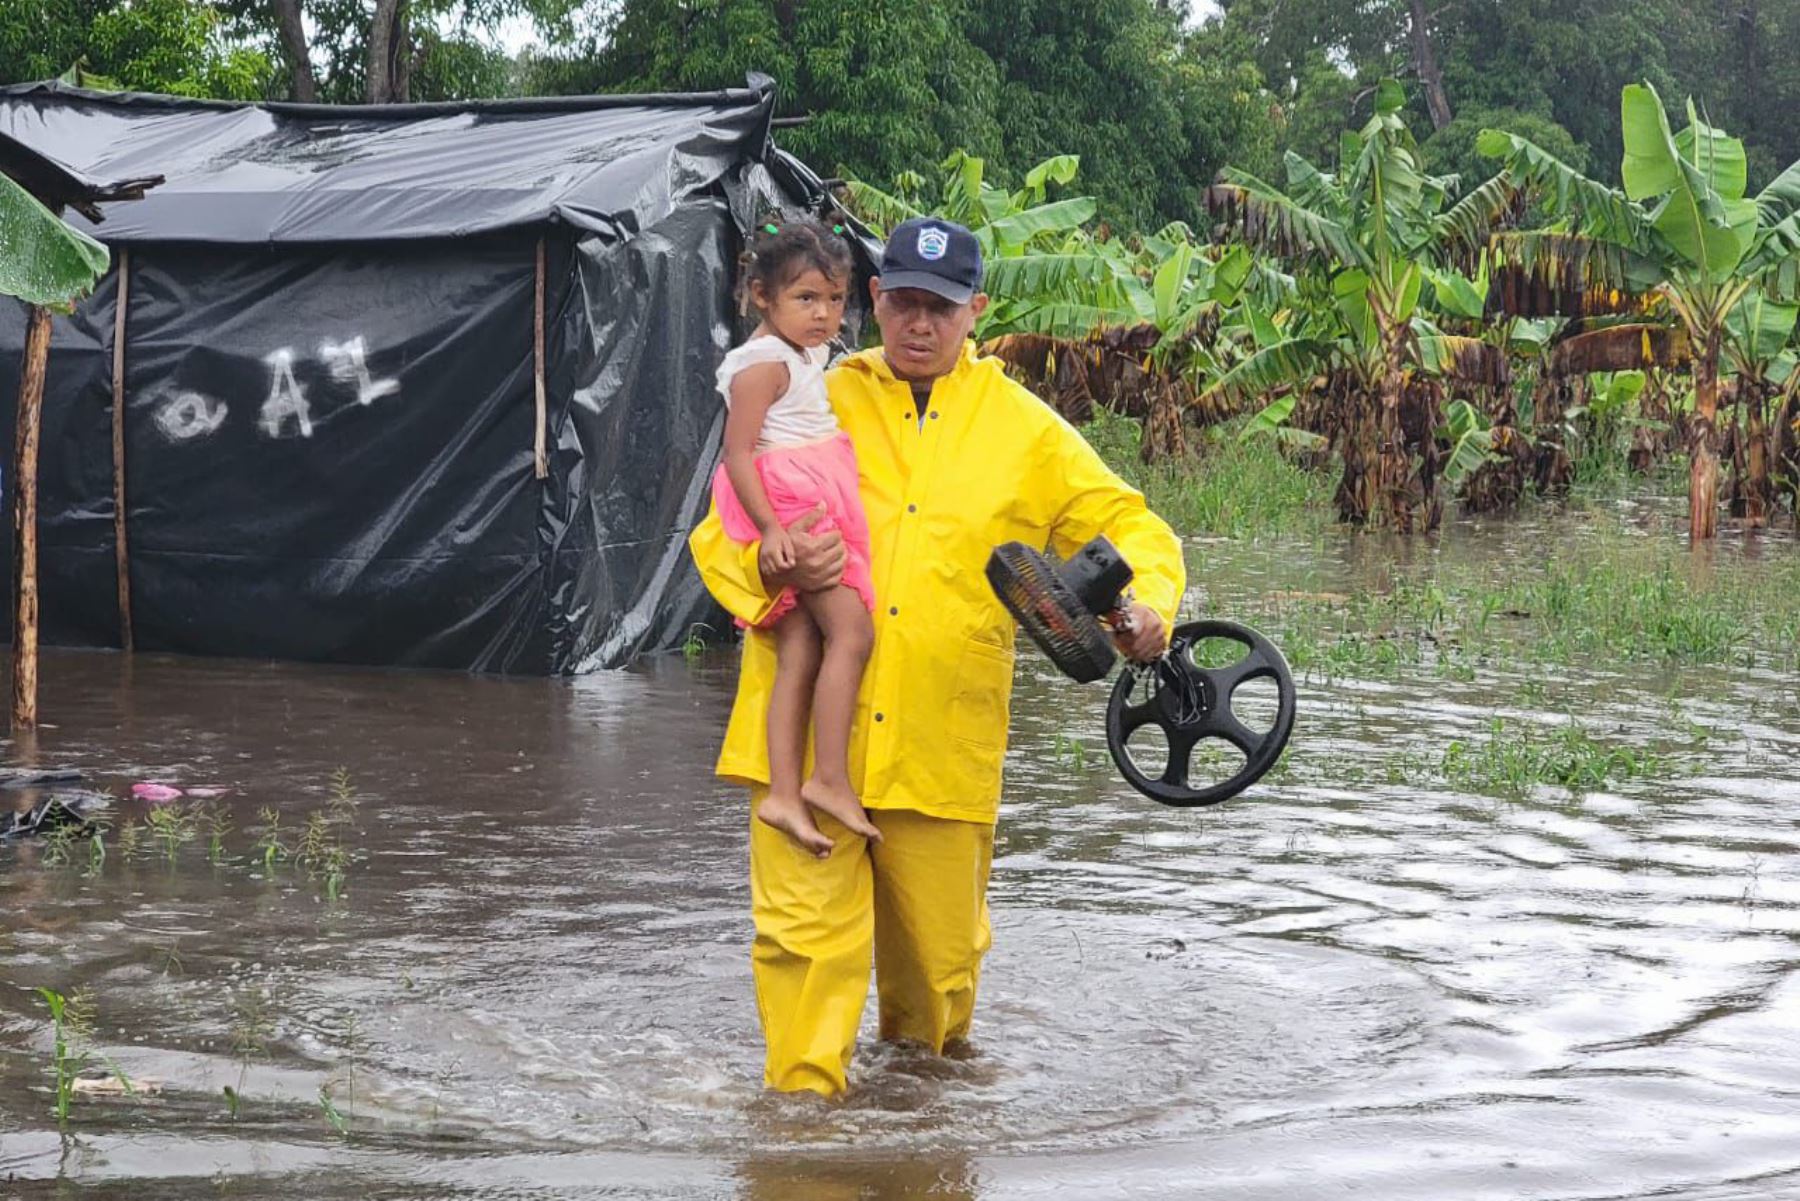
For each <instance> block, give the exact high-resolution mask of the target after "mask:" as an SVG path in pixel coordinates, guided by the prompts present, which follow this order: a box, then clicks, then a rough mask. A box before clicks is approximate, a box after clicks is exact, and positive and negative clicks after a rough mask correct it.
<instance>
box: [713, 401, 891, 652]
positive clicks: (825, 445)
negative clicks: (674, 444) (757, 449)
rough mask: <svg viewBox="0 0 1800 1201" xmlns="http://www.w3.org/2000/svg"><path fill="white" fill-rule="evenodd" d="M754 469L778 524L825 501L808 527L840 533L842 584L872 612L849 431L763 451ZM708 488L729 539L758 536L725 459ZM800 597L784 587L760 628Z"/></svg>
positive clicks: (864, 524) (865, 523)
mask: <svg viewBox="0 0 1800 1201" xmlns="http://www.w3.org/2000/svg"><path fill="white" fill-rule="evenodd" d="M756 475H757V478H758V479H760V480H762V486H763V491H764V492H766V493H768V496H769V506H770V507H771V508H773V509H774V510H775V518H776V520H778V521H779V522H781V524H782V525H789V524H791V523H792V522H794V521H796V520H798V519H799V518H801V517H804V516H805V515H806V514H808V513H810V512H812V511H813V509H814V508H816V507H817V506H818V505H819V503H820V502H821V501H823V502H824V504H825V515H824V516H823V517H821V518H819V520H818V522H817V523H815V524H814V525H813V527H812V531H811V532H812V533H815V534H823V533H826V532H827V531H830V530H836V531H837V532H838V533H839V534H841V535H842V536H843V539H844V550H845V552H846V553H845V561H844V587H846V588H854V589H856V592H857V595H859V596H861V597H862V599H863V604H865V605H867V606H868V607H869V610H870V612H873V611H874V609H875V579H874V576H873V575H871V574H870V571H869V519H868V518H867V517H866V516H865V515H864V514H863V507H862V497H861V496H859V495H858V494H857V491H856V450H855V448H854V447H852V446H851V444H850V435H848V434H844V433H840V434H838V435H837V437H835V438H826V439H823V440H821V441H818V442H807V443H804V444H803V445H800V446H779V447H776V448H775V449H774V450H768V451H764V452H763V453H762V454H760V455H758V456H757V457H756ZM712 493H713V504H714V505H715V506H717V507H718V510H719V521H720V523H721V524H722V525H723V526H724V527H725V533H726V534H727V535H728V536H729V537H730V538H731V540H732V541H734V542H739V543H743V544H746V545H747V544H749V543H752V542H755V541H758V540H759V539H760V538H761V537H762V533H761V531H759V530H758V529H757V528H756V523H755V522H754V521H752V520H750V514H749V513H747V512H745V511H744V506H743V505H742V504H741V503H739V501H738V496H737V489H735V488H733V487H732V486H731V477H730V476H728V475H726V474H725V465H724V464H723V463H721V464H720V465H719V469H718V471H717V472H715V473H714V474H713V484H712ZM799 603H800V599H799V597H797V596H795V595H794V590H793V589H792V588H788V589H784V590H783V592H782V594H781V596H780V597H778V598H777V599H776V601H775V607H774V608H773V609H771V610H770V611H769V615H768V616H767V617H766V618H764V619H763V621H762V623H761V625H760V626H759V628H761V629H767V628H768V627H769V626H772V625H774V624H775V623H776V622H777V621H779V620H781V618H783V617H785V616H787V614H789V613H791V612H792V611H793V609H794V606H795V605H797V604H799ZM738 624H739V625H740V626H741V625H743V624H744V622H742V621H739V622H738Z"/></svg>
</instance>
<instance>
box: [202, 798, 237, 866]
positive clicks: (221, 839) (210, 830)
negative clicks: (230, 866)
mask: <svg viewBox="0 0 1800 1201" xmlns="http://www.w3.org/2000/svg"><path fill="white" fill-rule="evenodd" d="M198 817H199V820H200V825H201V826H202V827H203V828H204V829H205V830H206V858H207V859H208V860H209V861H210V862H211V863H212V864H213V866H215V867H217V866H218V865H219V864H220V863H223V862H224V861H225V836H226V835H227V834H229V833H231V814H230V812H229V811H227V810H226V809H225V807H224V806H222V805H204V806H202V807H201V808H200V811H199V813H198Z"/></svg>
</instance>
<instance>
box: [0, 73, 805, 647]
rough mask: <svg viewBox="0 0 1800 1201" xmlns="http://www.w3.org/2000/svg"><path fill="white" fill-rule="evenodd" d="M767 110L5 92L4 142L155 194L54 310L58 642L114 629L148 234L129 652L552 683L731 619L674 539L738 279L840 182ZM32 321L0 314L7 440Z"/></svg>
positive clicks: (118, 219) (760, 95)
mask: <svg viewBox="0 0 1800 1201" xmlns="http://www.w3.org/2000/svg"><path fill="white" fill-rule="evenodd" d="M771 108H772V92H771V91H770V90H769V89H768V88H767V87H766V86H765V87H757V88H752V89H746V90H742V91H736V92H728V93H717V94H709V95H705V96H682V97H648V98H634V99H629V100H627V99H620V98H589V99H587V100H585V101H579V102H569V101H563V102H510V103H504V102H503V103H491V104H479V105H465V106H441V105H427V106H400V107H386V108H374V109H349V110H346V109H337V108H328V107H323V106H295V105H286V106H281V105H269V106H254V105H223V104H216V103H200V102H186V101H175V100H170V99H168V98H163V97H142V96H132V95H109V94H94V93H87V92H80V91H75V90H71V89H67V88H62V87H58V86H54V85H29V86H26V87H15V88H11V89H0V131H4V132H6V133H9V134H11V135H12V136H13V137H16V138H18V139H20V140H21V141H24V142H25V143H27V144H28V145H32V146H34V147H35V148H37V149H40V150H42V151H43V152H44V153H47V154H50V155H52V156H54V157H55V158H57V159H58V160H59V161H62V162H65V163H68V164H70V165H71V166H72V167H74V168H76V169H77V170H82V171H87V172H90V173H92V174H94V175H104V176H110V177H125V176H133V175H150V174H160V175H163V176H165V177H166V180H167V182H166V183H165V184H164V185H163V186H162V187H160V188H157V189H156V190H154V191H153V192H152V193H150V196H149V197H148V198H147V199H144V200H142V201H137V202H133V203H130V204H119V205H109V206H106V209H105V217H106V219H105V220H104V221H103V222H102V223H100V224H99V225H97V226H89V228H90V230H91V232H92V233H93V234H94V235H95V236H96V237H99V238H101V239H102V240H105V241H107V242H109V243H111V244H112V246H113V248H114V257H115V269H114V271H113V272H112V273H111V274H109V276H108V277H107V279H106V280H105V281H104V282H103V283H102V285H101V286H100V287H99V289H98V290H97V291H96V292H95V293H94V295H93V296H91V297H90V298H89V299H88V300H87V301H86V302H85V303H84V304H82V305H81V306H80V308H79V309H78V310H77V311H76V312H75V314H74V315H73V316H72V317H68V318H61V317H59V318H58V319H57V320H56V323H55V327H54V333H53V341H52V347H51V359H50V371H49V378H48V383H47V388H46V396H45V406H44V427H43V444H42V445H43V449H42V454H41V468H40V484H39V487H40V501H39V505H40V514H41V516H40V537H41V547H42V549H41V559H40V572H41V578H42V631H43V636H44V638H45V640H46V641H48V642H51V643H57V644H63V645H78V646H117V645H119V644H120V638H121V628H122V625H121V617H120V613H119V610H118V604H117V599H116V597H117V588H116V577H115V569H114V554H115V539H114V520H113V516H114V506H113V487H114V476H113V457H112V432H111V431H112V420H113V415H112V408H113V405H112V350H113V342H114V336H113V330H114V318H115V315H116V312H117V296H118V287H119V264H120V258H121V255H120V252H121V251H123V250H127V249H128V250H129V265H128V267H127V268H126V272H127V274H128V276H129V280H128V292H129V302H128V311H127V314H126V321H125V347H126V357H125V362H126V371H125V395H126V404H125V444H126V454H125V481H126V506H125V511H126V527H127V539H128V549H129V560H130V572H131V579H130V584H131V600H132V605H131V609H132V612H131V617H132V623H133V630H134V634H135V641H136V645H137V647H138V648H139V649H141V650H166V651H176V652H186V653H204V654H227V655H241V656H267V657H279V658H294V659H310V660H327V661H338V662H359V663H382V664H390V663H391V664H409V665H418V666H436V667H457V668H469V669H473V670H479V671H511V672H532V673H558V672H568V671H578V670H584V669H587V668H592V667H599V666H612V665H617V664H619V663H622V662H625V661H627V660H628V659H630V658H631V657H632V656H633V655H635V654H637V653H640V652H642V651H645V650H649V649H657V648H662V647H667V646H670V645H674V644H676V643H678V642H679V641H680V640H681V639H682V638H683V636H684V635H685V633H686V632H687V630H688V629H689V628H690V627H691V626H692V625H693V624H694V623H697V622H703V621H711V620H713V619H714V615H715V610H713V608H712V606H711V604H710V602H709V601H708V600H707V598H706V596H705V594H704V591H703V590H702V589H701V588H700V586H699V582H698V579H697V577H696V576H695V573H694V570H693V566H692V564H691V562H690V561H689V560H688V559H687V558H686V557H685V553H684V548H685V539H686V535H687V532H688V530H689V529H690V528H691V527H692V526H693V524H694V523H695V521H697V520H698V518H699V516H700V515H701V514H702V513H703V512H704V510H705V504H706V499H707V495H706V483H707V478H708V475H709V473H710V470H711V468H712V466H713V463H714V462H715V460H716V455H717V446H718V438H719V432H720V429H721V427H722V418H723V413H722V410H721V406H720V404H719V401H718V398H717V396H716V394H715V393H714V392H713V387H712V376H713V372H714V369H715V367H716V365H717V363H718V361H719V359H720V357H721V356H722V355H723V354H724V352H725V350H726V349H727V348H728V347H729V345H730V344H731V342H732V340H733V338H734V336H735V333H736V314H735V309H734V306H733V304H732V300H731V284H732V264H733V263H734V261H735V258H736V255H737V250H738V247H739V245H740V244H741V231H742V230H743V229H745V228H747V227H748V226H749V224H750V223H751V222H753V221H754V220H756V219H758V217H760V215H762V214H763V213H765V212H767V211H768V210H769V209H770V208H772V207H780V208H782V209H785V210H788V211H792V210H794V209H797V208H801V207H807V206H812V205H816V204H818V203H820V202H821V200H822V190H821V188H820V186H819V182H818V180H817V179H816V177H813V176H812V175H811V173H810V172H808V171H806V170H805V168H804V167H802V166H800V165H799V164H798V163H796V162H794V161H793V160H791V159H789V158H787V157H786V156H784V155H781V154H779V152H776V151H773V149H772V147H771V144H770V140H769V133H768V130H769V117H770V112H771ZM72 219H73V220H74V221H75V222H76V223H77V224H84V223H83V222H82V221H81V219H80V218H72ZM540 246H541V247H542V252H543V255H544V261H545V271H544V279H545V292H546V297H545V310H546V321H545V351H546V352H545V355H544V367H545V385H546V396H547V401H548V404H547V408H548V420H547V423H546V428H547V441H548V450H549V454H548V459H547V465H548V478H546V479H539V478H537V476H536V472H535V469H534V463H535V456H534V441H535V437H536V428H537V418H536V404H535V383H534V376H533V363H534V353H533V340H534V332H533V316H534V296H535V290H536V281H537V268H536V262H537V255H538V253H539V248H540ZM23 329H24V313H23V309H22V308H21V307H19V306H17V305H13V304H10V303H8V304H4V305H0V396H3V397H4V405H5V407H4V409H3V410H0V421H4V422H5V424H4V426H0V428H7V429H10V428H11V420H12V405H13V402H14V400H15V391H16V388H15V385H14V383H13V381H15V380H16V379H17V378H18V365H19V354H20V345H21V342H22V340H23ZM8 487H9V488H10V481H9V483H8ZM10 536H11V535H10V530H8V531H7V533H6V535H5V537H6V539H7V540H10ZM9 549H10V548H9Z"/></svg>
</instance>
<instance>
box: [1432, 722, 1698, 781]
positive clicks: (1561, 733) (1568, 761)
mask: <svg viewBox="0 0 1800 1201" xmlns="http://www.w3.org/2000/svg"><path fill="white" fill-rule="evenodd" d="M1439 770H1440V771H1441V772H1442V774H1443V777H1444V779H1445V780H1447V781H1448V782H1449V783H1451V784H1454V785H1456V786H1458V787H1461V788H1467V789H1469V790H1471V791H1474V792H1481V793H1488V794H1494V795H1500V796H1505V797H1509V798H1512V799H1514V800H1518V799H1523V798H1524V797H1526V796H1528V795H1529V794H1530V793H1531V792H1532V790H1533V789H1535V788H1536V787H1538V786H1539V785H1542V784H1554V785H1560V786H1561V787H1563V788H1567V789H1568V790H1569V791H1570V792H1573V793H1576V794H1578V795H1579V794H1581V793H1584V792H1591V791H1593V790H1595V789H1599V788H1604V787H1606V786H1607V785H1608V784H1611V783H1614V782H1617V781H1621V780H1633V779H1639V778H1643V777H1647V776H1659V775H1667V774H1668V773H1669V771H1670V764H1669V761H1668V760H1667V759H1666V758H1664V757H1663V756H1661V755H1659V754H1657V753H1655V752H1654V751H1650V750H1646V749H1644V748H1641V747H1632V746H1622V745H1614V746H1608V745H1606V744H1603V743H1601V742H1599V741H1598V740H1596V739H1595V738H1593V737H1592V736H1591V735H1589V734H1588V732H1587V731H1586V730H1584V729H1583V728H1582V727H1581V725H1580V724H1579V723H1577V722H1575V721H1569V722H1567V723H1565V724H1563V725H1560V726H1557V727H1555V729H1554V730H1552V731H1550V732H1548V733H1546V732H1544V730H1543V728H1542V727H1540V726H1537V725H1535V724H1531V723H1519V722H1513V721H1508V720H1507V719H1506V718H1503V717H1497V718H1495V719H1494V720H1493V721H1492V722H1491V723H1490V724H1489V726H1488V735H1487V738H1486V739H1484V740H1483V741H1480V742H1475V743H1469V742H1464V741H1462V740H1460V739H1458V740H1455V741H1452V742H1451V743H1450V744H1449V745H1448V746H1446V747H1445V748H1444V753H1443V757H1442V759H1441V760H1440V762H1439Z"/></svg>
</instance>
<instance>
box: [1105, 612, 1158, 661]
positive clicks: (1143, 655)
mask: <svg viewBox="0 0 1800 1201" xmlns="http://www.w3.org/2000/svg"><path fill="white" fill-rule="evenodd" d="M1113 642H1114V644H1115V645H1117V646H1118V648H1119V653H1120V654H1122V655H1124V656H1125V657H1126V658H1127V659H1130V660H1131V661H1132V662H1133V663H1148V662H1150V661H1151V660H1152V659H1154V658H1156V657H1157V656H1158V655H1160V654H1162V653H1163V651H1164V650H1165V649H1166V648H1167V645H1168V639H1166V638H1165V637H1163V619H1162V617H1161V616H1159V615H1158V614H1157V612H1156V610H1155V609H1152V608H1151V607H1150V606H1149V605H1140V604H1137V603H1135V602H1134V603H1133V604H1132V605H1131V607H1130V608H1128V609H1126V610H1125V618H1124V620H1123V621H1118V622H1115V623H1114V625H1113Z"/></svg>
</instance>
